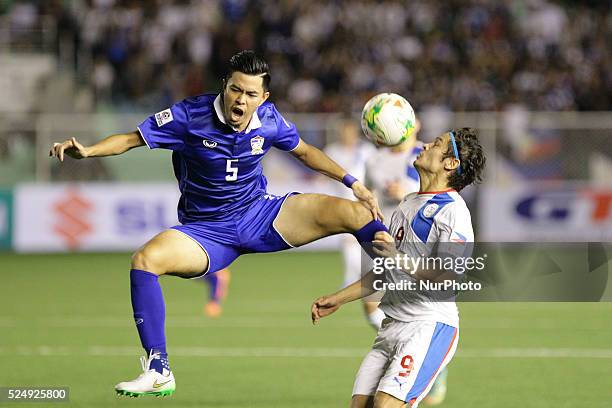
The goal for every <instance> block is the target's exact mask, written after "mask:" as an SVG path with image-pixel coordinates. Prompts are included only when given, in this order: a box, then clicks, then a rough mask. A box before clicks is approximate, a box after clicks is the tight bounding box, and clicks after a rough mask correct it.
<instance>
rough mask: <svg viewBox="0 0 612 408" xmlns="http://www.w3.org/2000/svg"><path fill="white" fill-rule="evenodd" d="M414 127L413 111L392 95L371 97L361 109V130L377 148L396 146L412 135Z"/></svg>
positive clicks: (405, 102) (401, 99)
mask: <svg viewBox="0 0 612 408" xmlns="http://www.w3.org/2000/svg"><path fill="white" fill-rule="evenodd" d="M415 125H416V118H415V116H414V109H412V106H410V104H409V103H408V101H407V100H406V99H404V98H403V97H401V96H400V95H397V94H394V93H382V94H379V95H376V96H374V97H372V98H371V99H370V100H369V101H368V102H367V103H366V104H365V106H364V107H363V112H362V113H361V129H363V133H365V135H366V137H367V138H368V139H370V140H371V141H372V143H374V144H375V145H377V146H396V145H398V144H400V143H402V142H404V141H405V140H406V139H408V138H409V137H410V135H412V133H413V132H414V127H415Z"/></svg>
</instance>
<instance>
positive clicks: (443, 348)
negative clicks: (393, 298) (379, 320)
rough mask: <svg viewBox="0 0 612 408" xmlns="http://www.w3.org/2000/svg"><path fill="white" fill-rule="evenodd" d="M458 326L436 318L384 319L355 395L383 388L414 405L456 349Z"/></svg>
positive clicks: (358, 374)
mask: <svg viewBox="0 0 612 408" xmlns="http://www.w3.org/2000/svg"><path fill="white" fill-rule="evenodd" d="M458 340H459V329H457V328H456V327H452V326H449V325H446V324H443V323H438V322H434V321H426V320H424V321H413V322H408V323H407V322H400V321H398V320H394V319H391V318H386V319H385V320H383V324H382V327H381V328H380V330H379V332H378V336H377V337H376V340H375V341H374V346H373V347H372V350H371V351H370V352H369V353H368V355H367V356H366V357H365V359H364V360H363V363H361V367H360V368H359V371H358V372H357V377H356V378H355V385H354V386H353V395H374V394H375V393H376V391H382V392H385V393H387V394H389V395H392V396H394V397H395V398H397V399H400V400H402V401H405V402H406V403H408V405H409V406H411V407H413V408H415V407H416V406H418V404H419V402H420V401H421V399H423V398H424V397H425V396H426V395H427V393H428V392H429V389H430V388H431V386H432V384H433V383H434V381H435V379H436V377H437V376H438V374H439V373H440V372H441V371H442V369H443V368H444V367H445V366H446V365H447V364H448V363H449V361H450V360H451V359H452V358H453V355H454V354H455V350H456V349H457V341H458Z"/></svg>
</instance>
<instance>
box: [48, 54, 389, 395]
mask: <svg viewBox="0 0 612 408" xmlns="http://www.w3.org/2000/svg"><path fill="white" fill-rule="evenodd" d="M269 83H270V73H269V68H268V64H267V63H266V62H265V60H263V59H262V58H261V57H259V56H258V55H257V54H255V53H254V52H252V51H242V52H239V53H238V54H236V55H234V56H233V57H232V58H231V60H230V62H229V67H228V71H227V74H226V76H225V78H224V81H223V91H222V92H221V94H219V95H200V96H196V97H192V98H188V99H185V100H183V101H181V102H178V103H176V104H174V105H173V106H171V107H170V108H168V109H165V110H163V111H161V112H159V113H156V114H155V115H153V116H151V117H149V118H148V119H146V120H145V121H144V122H142V123H141V124H140V126H138V130H137V131H134V132H131V133H127V134H119V135H112V136H109V137H107V138H106V139H104V140H102V141H100V142H98V143H96V144H94V145H92V146H89V147H86V146H83V145H82V144H80V143H79V142H78V141H77V140H76V139H75V138H71V139H69V140H66V141H64V142H62V143H54V145H53V147H52V148H51V151H50V155H51V156H55V157H57V158H58V159H59V160H60V161H63V159H64V155H68V156H70V157H73V158H77V159H81V158H85V157H102V156H111V155H117V154H122V153H125V152H126V151H128V150H130V149H132V148H135V147H138V146H144V145H147V146H148V147H149V148H150V149H158V148H161V149H169V150H172V164H173V165H174V172H175V174H176V178H177V180H178V186H179V189H180V191H181V197H180V200H179V203H178V218H179V222H180V223H181V224H180V225H177V226H175V227H172V228H170V229H168V230H166V231H163V232H161V233H160V234H158V235H157V236H155V237H153V238H152V239H151V240H150V241H149V242H147V243H146V244H145V245H144V246H143V247H141V248H140V249H139V250H138V251H137V252H136V253H135V254H134V255H133V257H132V269H131V271H130V285H131V294H132V308H133V311H134V319H135V322H136V328H137V329H138V334H139V336H140V340H141V343H142V346H143V347H144V349H145V351H146V353H147V357H148V358H146V359H145V358H144V357H143V359H142V366H143V370H144V373H143V374H141V375H140V376H139V377H138V378H136V379H135V380H133V381H126V382H122V383H119V384H117V386H116V387H115V389H116V391H117V392H118V393H120V394H124V395H131V396H138V395H145V394H148V395H169V394H172V392H174V389H175V381H174V376H173V374H172V372H171V371H170V366H169V363H168V355H167V352H166V338H165V331H164V321H165V305H164V300H163V296H162V291H161V287H160V285H159V282H158V276H160V275H164V274H168V275H177V276H180V277H183V278H193V277H198V276H201V275H203V274H205V273H214V272H216V271H218V270H221V269H223V268H225V267H227V266H228V265H229V264H230V263H231V262H232V261H233V260H234V259H236V258H237V257H238V256H240V255H241V254H246V253H254V252H275V251H281V250H284V249H288V248H291V247H295V246H300V245H304V244H307V243H309V242H312V241H314V240H317V239H319V238H323V237H325V236H328V235H332V234H338V233H353V234H354V235H355V237H356V238H357V240H358V241H359V242H371V241H372V240H373V238H374V235H375V233H376V232H379V231H383V230H386V228H385V226H384V225H383V224H382V223H381V221H380V220H379V219H378V218H379V217H380V210H379V208H378V204H377V202H376V199H375V198H374V196H373V195H372V193H371V192H370V191H369V190H368V189H367V188H366V187H365V186H364V185H363V184H362V183H361V182H359V181H358V180H356V179H355V178H354V177H353V176H351V175H350V174H347V172H346V171H345V170H344V169H343V168H342V167H340V166H339V165H338V164H336V163H335V162H334V161H333V160H331V159H330V158H329V157H328V156H327V155H325V154H324V153H323V152H321V151H320V150H319V149H317V148H315V147H313V146H310V145H308V144H307V143H305V142H304V141H302V140H301V139H300V137H299V135H298V132H297V130H296V127H295V125H293V124H292V123H290V122H288V121H287V120H285V119H284V118H283V117H282V116H281V114H280V113H279V112H278V111H277V110H276V107H275V106H274V105H273V104H272V103H270V102H269V101H268V100H267V99H268V97H269V95H270V93H269V91H268V86H269ZM272 147H275V148H277V149H280V150H283V151H286V152H291V154H292V155H293V156H295V157H296V158H297V159H299V160H300V161H301V162H302V163H304V164H305V165H306V166H308V167H310V168H311V169H313V170H316V171H318V172H320V173H322V174H324V175H326V176H328V177H330V178H332V179H334V180H337V181H341V182H343V183H344V184H345V185H346V186H347V187H349V188H351V189H352V190H353V194H354V195H355V197H357V199H358V200H359V201H350V200H346V199H341V198H337V197H331V196H326V195H322V194H297V193H289V194H286V195H285V196H280V197H279V196H274V195H270V194H267V193H266V183H267V182H266V178H265V177H264V175H263V170H262V165H261V160H262V158H263V156H264V155H265V154H266V152H268V151H269V150H270V149H271V148H272Z"/></svg>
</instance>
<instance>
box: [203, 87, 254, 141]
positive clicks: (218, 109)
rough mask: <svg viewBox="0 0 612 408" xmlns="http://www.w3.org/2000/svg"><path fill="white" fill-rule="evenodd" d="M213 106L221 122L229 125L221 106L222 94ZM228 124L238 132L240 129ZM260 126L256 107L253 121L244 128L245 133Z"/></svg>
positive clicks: (252, 117)
mask: <svg viewBox="0 0 612 408" xmlns="http://www.w3.org/2000/svg"><path fill="white" fill-rule="evenodd" d="M213 106H214V107H215V113H216V114H217V118H219V120H220V121H221V123H223V124H224V125H228V123H227V122H226V121H225V116H223V108H222V107H221V94H219V95H217V97H216V98H215V101H214V102H213ZM228 126H229V127H231V128H232V129H234V130H235V131H236V132H237V131H238V129H236V128H235V127H233V126H232V125H228ZM260 127H261V121H260V120H259V116H257V109H255V112H253V116H251V121H250V122H249V125H248V126H247V128H246V129H245V130H244V133H249V132H250V131H251V130H253V129H258V128H260Z"/></svg>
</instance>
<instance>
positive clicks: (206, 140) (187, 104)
mask: <svg viewBox="0 0 612 408" xmlns="http://www.w3.org/2000/svg"><path fill="white" fill-rule="evenodd" d="M138 130H139V132H140V134H141V135H142V138H143V139H144V141H145V142H146V144H147V146H148V147H149V148H150V149H157V148H160V149H169V150H172V164H173V167H174V174H175V176H176V179H177V180H178V185H179V189H180V191H181V198H180V200H179V204H178V218H179V221H180V222H181V223H183V224H184V223H188V222H194V221H206V220H231V219H236V218H237V217H240V215H241V213H242V212H244V211H245V210H246V209H247V208H248V206H249V205H250V204H251V203H252V202H253V201H255V200H256V199H257V198H259V197H260V196H261V195H262V194H265V192H266V186H267V181H266V178H265V177H264V175H263V168H262V165H261V160H262V158H263V156H264V155H265V154H266V152H267V151H268V150H270V148H271V147H272V146H274V147H276V148H278V149H281V150H284V151H291V150H293V149H295V148H296V147H297V146H298V144H299V141H300V138H299V135H298V132H297V129H296V127H295V125H294V124H292V123H290V122H288V121H286V120H285V119H284V118H283V117H282V116H281V114H280V113H279V112H278V110H276V107H275V106H274V104H272V103H271V102H267V101H266V102H264V103H263V104H262V105H261V106H260V107H259V108H258V109H257V110H256V112H255V113H254V114H253V117H252V118H251V122H250V123H249V126H248V127H247V128H246V129H245V130H244V131H243V132H237V131H235V130H234V129H233V128H232V127H230V126H229V125H227V124H226V123H225V119H224V117H223V114H222V110H221V97H220V96H219V95H214V94H212V95H200V96H196V97H192V98H187V99H185V100H183V101H181V102H178V103H176V104H174V105H172V107H170V108H169V109H166V110H163V111H161V112H158V113H156V114H155V115H152V116H150V117H149V118H147V119H146V120H145V121H144V122H142V123H141V124H140V125H139V126H138Z"/></svg>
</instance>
